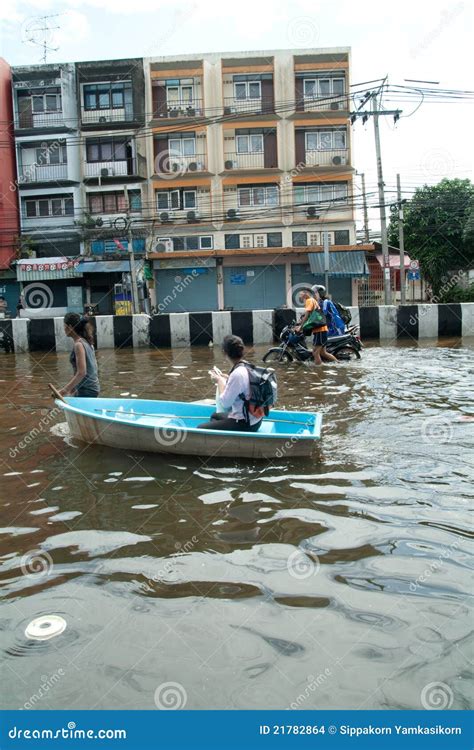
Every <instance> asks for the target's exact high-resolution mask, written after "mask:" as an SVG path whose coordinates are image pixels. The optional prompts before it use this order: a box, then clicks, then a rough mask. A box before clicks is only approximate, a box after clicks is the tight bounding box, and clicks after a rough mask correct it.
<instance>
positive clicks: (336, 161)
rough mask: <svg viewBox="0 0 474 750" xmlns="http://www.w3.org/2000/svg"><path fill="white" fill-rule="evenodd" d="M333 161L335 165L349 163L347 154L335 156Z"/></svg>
mask: <svg viewBox="0 0 474 750" xmlns="http://www.w3.org/2000/svg"><path fill="white" fill-rule="evenodd" d="M332 163H333V164H334V166H335V167H338V166H341V165H343V164H347V156H333V157H332Z"/></svg>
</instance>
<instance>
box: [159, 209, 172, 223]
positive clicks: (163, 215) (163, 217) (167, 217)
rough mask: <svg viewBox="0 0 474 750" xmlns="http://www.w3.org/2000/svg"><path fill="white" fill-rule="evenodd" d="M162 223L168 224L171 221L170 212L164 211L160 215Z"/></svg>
mask: <svg viewBox="0 0 474 750" xmlns="http://www.w3.org/2000/svg"><path fill="white" fill-rule="evenodd" d="M160 221H161V223H162V224H166V223H167V222H170V221H171V214H170V213H169V211H162V212H161V213H160Z"/></svg>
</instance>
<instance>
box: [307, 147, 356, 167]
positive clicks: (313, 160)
mask: <svg viewBox="0 0 474 750" xmlns="http://www.w3.org/2000/svg"><path fill="white" fill-rule="evenodd" d="M347 164H349V149H347V148H341V149H327V150H322V149H316V150H314V151H313V150H306V153H305V166H306V167H341V166H345V165H347Z"/></svg>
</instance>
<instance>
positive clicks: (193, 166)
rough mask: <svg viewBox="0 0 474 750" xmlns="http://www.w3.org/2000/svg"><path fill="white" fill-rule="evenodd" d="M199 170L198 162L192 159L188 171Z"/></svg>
mask: <svg viewBox="0 0 474 750" xmlns="http://www.w3.org/2000/svg"><path fill="white" fill-rule="evenodd" d="M197 171H198V162H197V161H190V162H189V164H188V172H197Z"/></svg>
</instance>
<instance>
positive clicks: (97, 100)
mask: <svg viewBox="0 0 474 750" xmlns="http://www.w3.org/2000/svg"><path fill="white" fill-rule="evenodd" d="M83 98H84V109H86V110H95V109H124V108H125V105H126V103H127V102H131V99H132V84H131V82H130V81H119V82H117V83H112V82H110V83H88V84H87V85H85V86H84V88H83Z"/></svg>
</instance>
